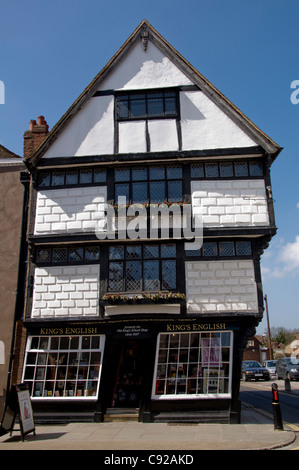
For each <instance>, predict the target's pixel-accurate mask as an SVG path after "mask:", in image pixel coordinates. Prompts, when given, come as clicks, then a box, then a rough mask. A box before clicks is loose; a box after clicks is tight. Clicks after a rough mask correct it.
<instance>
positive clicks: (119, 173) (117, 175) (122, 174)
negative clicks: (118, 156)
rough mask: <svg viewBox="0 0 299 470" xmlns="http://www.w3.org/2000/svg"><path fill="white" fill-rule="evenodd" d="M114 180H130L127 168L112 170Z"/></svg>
mask: <svg viewBox="0 0 299 470" xmlns="http://www.w3.org/2000/svg"><path fill="white" fill-rule="evenodd" d="M114 179H115V181H129V180H130V170H129V168H117V169H116V170H115V171H114Z"/></svg>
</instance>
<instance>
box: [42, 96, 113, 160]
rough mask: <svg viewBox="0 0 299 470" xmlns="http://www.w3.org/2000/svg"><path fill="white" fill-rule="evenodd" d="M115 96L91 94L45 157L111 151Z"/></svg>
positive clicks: (109, 152)
mask: <svg viewBox="0 0 299 470" xmlns="http://www.w3.org/2000/svg"><path fill="white" fill-rule="evenodd" d="M113 150H114V97H113V96H97V97H94V98H91V99H90V100H89V101H88V102H87V103H86V104H85V105H84V106H83V107H82V109H81V110H80V111H79V112H78V114H77V115H76V116H75V117H74V118H73V119H72V120H71V121H70V122H69V124H68V125H67V126H66V127H65V129H64V130H63V132H62V133H61V134H60V135H59V136H58V138H57V139H56V140H55V141H54V143H53V144H52V145H51V147H50V148H49V149H48V150H47V151H46V153H45V155H44V156H43V158H53V157H55V158H57V157H73V156H75V157H81V156H86V155H103V154H112V153H113Z"/></svg>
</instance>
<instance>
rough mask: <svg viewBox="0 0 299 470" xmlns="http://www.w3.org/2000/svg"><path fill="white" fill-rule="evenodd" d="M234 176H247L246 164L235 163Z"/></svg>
mask: <svg viewBox="0 0 299 470" xmlns="http://www.w3.org/2000/svg"><path fill="white" fill-rule="evenodd" d="M234 167H235V176H248V166H247V162H236V163H234Z"/></svg>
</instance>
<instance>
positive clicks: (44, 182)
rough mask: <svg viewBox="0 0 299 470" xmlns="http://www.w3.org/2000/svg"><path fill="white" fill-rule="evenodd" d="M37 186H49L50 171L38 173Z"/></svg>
mask: <svg viewBox="0 0 299 470" xmlns="http://www.w3.org/2000/svg"><path fill="white" fill-rule="evenodd" d="M38 184H39V186H41V187H42V186H50V184H51V173H40V174H39V177H38Z"/></svg>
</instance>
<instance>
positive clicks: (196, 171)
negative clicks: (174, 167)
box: [191, 163, 205, 178]
mask: <svg viewBox="0 0 299 470" xmlns="http://www.w3.org/2000/svg"><path fill="white" fill-rule="evenodd" d="M204 176H205V174H204V166H203V163H194V164H193V165H191V177H192V178H203V177H204Z"/></svg>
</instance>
